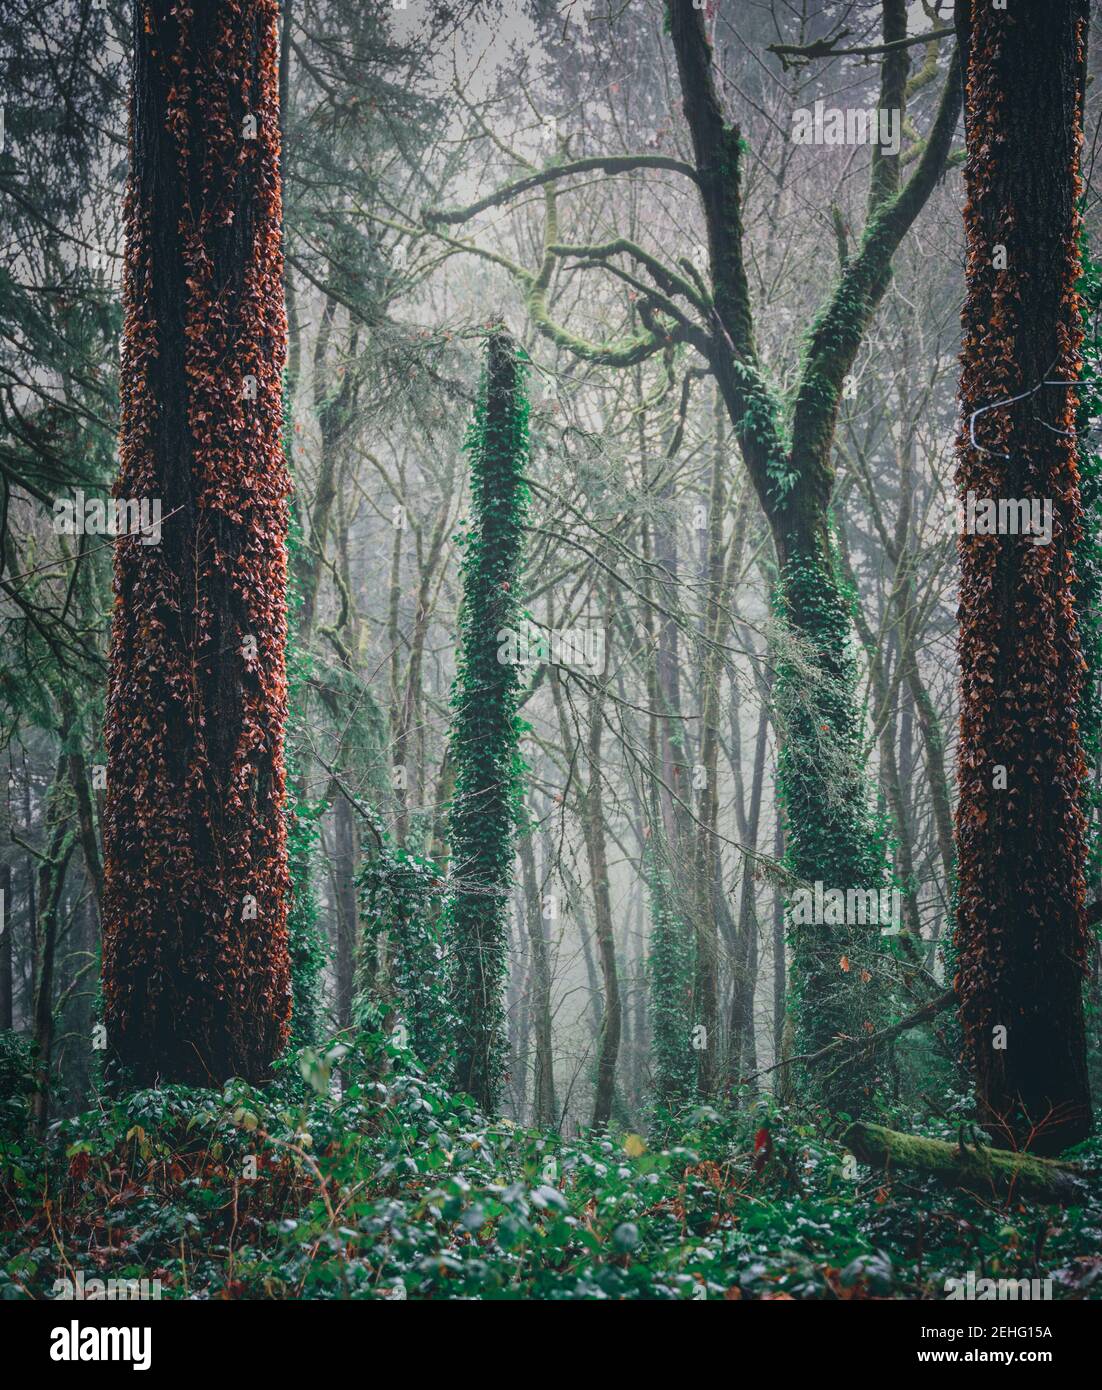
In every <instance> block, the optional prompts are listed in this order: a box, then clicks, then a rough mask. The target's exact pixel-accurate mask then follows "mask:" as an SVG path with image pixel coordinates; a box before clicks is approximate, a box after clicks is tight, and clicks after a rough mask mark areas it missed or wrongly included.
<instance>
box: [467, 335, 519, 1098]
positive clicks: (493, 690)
mask: <svg viewBox="0 0 1102 1390" xmlns="http://www.w3.org/2000/svg"><path fill="white" fill-rule="evenodd" d="M527 417H528V412H527V401H526V398H525V393H524V369H523V367H522V366H521V364H520V361H519V358H518V355H517V347H516V344H515V343H514V342H513V340H512V339H511V338H510V337H509V336H508V334H507V333H505V332H503V331H495V332H494V333H492V334H491V336H490V338H489V342H488V345H487V354H486V370H485V372H484V373H483V378H482V383H481V386H480V388H479V398H478V405H477V408H476V413H475V424H474V429H473V431H472V435H471V447H470V458H471V494H472V504H471V510H472V518H471V523H470V528H469V532H470V533H469V538H468V542H467V550H466V553H465V554H464V557H463V607H462V613H461V621H460V627H461V642H460V654H459V662H458V667H459V669H458V673H457V675H456V681H455V692H454V695H453V698H452V705H453V709H454V711H455V720H454V725H453V731H452V751H453V755H454V758H455V766H456V776H455V796H454V799H453V802H452V816H451V834H450V841H451V854H452V859H451V873H452V876H453V878H455V879H458V880H459V885H458V887H457V889H456V891H455V892H454V894H453V897H452V901H451V905H450V909H449V923H448V936H449V940H448V949H449V952H450V956H451V964H452V969H453V979H454V1000H455V1012H456V1018H457V1021H458V1026H457V1038H456V1061H455V1084H456V1086H457V1087H458V1088H459V1089H460V1090H463V1091H466V1092H468V1093H469V1094H470V1095H472V1096H473V1097H474V1099H475V1101H476V1102H477V1103H478V1104H479V1105H480V1106H481V1107H482V1108H483V1109H484V1110H486V1111H487V1112H490V1111H493V1110H494V1109H495V1108H496V1106H497V1102H498V1097H499V1095H500V1092H501V1083H502V1079H503V1072H504V1066H503V1063H504V1060H505V1049H506V1038H505V1016H504V999H503V994H504V987H505V973H506V944H507V939H508V927H507V916H508V911H509V899H508V893H509V886H510V881H511V879H512V873H513V855H514V849H513V842H514V829H515V815H516V811H515V804H516V795H517V770H516V764H517V759H518V751H517V750H518V734H517V718H516V707H517V688H518V672H517V666H516V664H515V663H514V662H510V661H508V660H503V659H502V655H503V653H502V642H503V636H502V634H505V633H508V632H509V631H510V630H511V631H513V632H514V635H515V631H516V628H517V625H518V622H519V609H518V599H517V594H516V590H517V587H518V581H519V572H520V564H521V554H522V548H523V525H524V510H525V498H524V490H523V483H522V479H523V476H524V471H525V468H526V466H527V459H528V447H527V443H528V441H527ZM505 655H506V656H507V655H508V653H507V652H506V653H505Z"/></svg>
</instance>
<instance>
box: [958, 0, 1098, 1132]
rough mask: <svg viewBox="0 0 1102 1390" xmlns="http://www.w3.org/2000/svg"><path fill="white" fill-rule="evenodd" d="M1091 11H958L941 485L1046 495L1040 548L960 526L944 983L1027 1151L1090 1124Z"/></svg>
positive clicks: (982, 1103)
mask: <svg viewBox="0 0 1102 1390" xmlns="http://www.w3.org/2000/svg"><path fill="white" fill-rule="evenodd" d="M1086 24H1087V6H1086V4H1085V3H1079V0H1061V3H1058V4H1055V5H1048V6H1044V7H1040V6H1022V5H1018V6H1012V7H1011V11H1001V10H996V9H992V8H991V7H990V6H988V5H982V4H981V5H977V4H971V5H969V4H965V3H962V4H958V6H957V25H958V31H959V34H960V43H961V49H962V52H963V53H964V54H965V57H966V66H965V77H966V84H967V85H966V134H967V145H968V162H967V165H966V178H967V188H968V202H967V204H966V208H965V231H966V235H967V250H968V289H967V299H966V303H965V309H964V343H963V347H962V352H961V363H962V366H961V388H960V392H961V436H960V444H959V452H958V469H957V482H958V486H959V490H960V493H961V495H962V496H967V494H969V493H973V494H974V495H975V497H976V498H977V499H992V500H993V501H996V502H997V501H999V500H1003V499H1015V500H1018V499H1023V500H1026V499H1028V500H1036V501H1037V502H1039V503H1040V504H1041V505H1042V506H1045V505H1048V504H1051V535H1050V537H1049V538H1048V540H1047V541H1045V540H1044V539H1041V540H1039V539H1038V537H1037V536H1036V535H1030V534H993V535H978V534H965V535H962V536H961V539H960V560H961V600H960V655H961V731H960V744H959V759H958V776H959V782H960V802H959V807H958V813H957V844H958V854H959V883H960V889H959V906H958V918H957V936H956V941H957V947H958V951H959V974H958V992H959V997H960V1001H961V1020H962V1024H963V1029H964V1038H965V1049H966V1052H967V1056H968V1060H969V1063H970V1065H971V1068H972V1071H973V1073H974V1075H975V1079H976V1092H977V1100H978V1104H979V1110H980V1117H981V1120H982V1122H983V1124H984V1125H985V1127H986V1128H987V1129H988V1131H989V1132H990V1134H991V1135H992V1137H993V1138H994V1140H995V1141H996V1142H997V1143H1000V1144H1002V1145H1004V1146H1007V1147H1014V1148H1023V1147H1029V1148H1031V1149H1034V1150H1036V1151H1038V1152H1042V1153H1054V1152H1058V1151H1059V1150H1060V1149H1062V1148H1064V1147H1066V1146H1067V1145H1068V1144H1071V1143H1074V1142H1075V1141H1076V1140H1078V1139H1081V1138H1082V1137H1083V1136H1084V1135H1085V1134H1086V1133H1087V1132H1088V1130H1089V1128H1090V1118H1091V1111H1090V1096H1089V1091H1088V1084H1087V1069H1086V1057H1085V1034H1084V1023H1083V1009H1082V998H1081V991H1082V982H1083V972H1084V966H1085V960H1086V947H1087V935H1086V924H1085V915H1084V891H1085V874H1084V870H1085V863H1086V841H1085V833H1084V832H1085V820H1084V816H1083V810H1082V804H1081V802H1082V784H1083V777H1084V765H1083V753H1082V748H1081V743H1080V735H1079V728H1078V723H1077V718H1078V714H1079V699H1080V692H1081V686H1082V673H1083V666H1084V663H1083V658H1082V654H1081V650H1080V643H1079V635H1078V631H1077V623H1076V612H1075V602H1074V582H1075V565H1074V549H1075V546H1076V544H1077V542H1078V539H1079V536H1080V531H1081V525H1082V505H1081V499H1080V493H1079V481H1078V474H1077V469H1076V437H1075V414H1076V393H1075V391H1074V389H1073V383H1074V382H1075V381H1076V380H1077V377H1078V373H1079V367H1080V356H1079V353H1080V345H1081V340H1082V325H1081V306H1080V300H1079V296H1078V294H1077V292H1076V281H1077V277H1078V274H1079V254H1078V247H1077V233H1078V227H1079V214H1078V209H1077V199H1078V196H1079V191H1080V182H1079V155H1080V143H1081V134H1082V111H1081V98H1082V82H1081V71H1082V58H1083V50H1082V45H1083V44H1084V43H1085V42H1086ZM1025 92H1028V100H1025V99H1021V100H1019V99H1018V98H1017V97H1016V96H1014V95H1008V94H1016V93H1025ZM1046 529H1047V528H1046Z"/></svg>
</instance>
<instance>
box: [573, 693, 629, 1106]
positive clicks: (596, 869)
mask: <svg viewBox="0 0 1102 1390" xmlns="http://www.w3.org/2000/svg"><path fill="white" fill-rule="evenodd" d="M602 704H603V696H602V695H600V694H596V695H594V697H593V699H592V701H591V702H590V706H589V747H588V750H587V751H588V754H589V784H588V786H587V787H586V790H585V802H584V806H583V809H582V823H583V827H584V830H585V848H586V857H587V859H588V861H589V879H590V886H591V888H592V890H593V914H594V920H595V922H596V927H597V949H598V953H599V955H600V960H601V982H602V984H603V986H604V1000H605V1007H604V1013H603V1015H602V1017H601V1033H600V1050H599V1052H598V1057H597V1090H596V1095H595V1096H594V1099H593V1128H594V1129H603V1128H605V1127H606V1126H607V1125H608V1122H609V1120H610V1119H611V1117H612V1099H613V1095H614V1093H615V1089H616V1059H617V1057H618V1056H619V1052H620V1027H621V1023H622V1014H621V1006H620V980H619V976H618V974H617V970H616V938H615V936H614V934H613V925H612V899H611V897H610V894H609V886H608V856H607V854H606V852H605V824H604V809H603V801H602V796H601V776H602V771H601V730H602V727H603V725H602Z"/></svg>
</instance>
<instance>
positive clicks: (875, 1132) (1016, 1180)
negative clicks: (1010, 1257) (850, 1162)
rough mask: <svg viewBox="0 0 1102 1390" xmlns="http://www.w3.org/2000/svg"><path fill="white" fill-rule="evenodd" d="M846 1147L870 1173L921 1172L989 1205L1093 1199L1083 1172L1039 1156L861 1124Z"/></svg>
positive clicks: (854, 1127)
mask: <svg viewBox="0 0 1102 1390" xmlns="http://www.w3.org/2000/svg"><path fill="white" fill-rule="evenodd" d="M842 1142H843V1143H844V1144H845V1146H846V1148H848V1149H849V1150H850V1151H851V1152H852V1153H853V1154H854V1156H855V1157H856V1158H858V1159H859V1160H860V1161H861V1162H862V1163H867V1164H869V1166H870V1167H873V1168H882V1169H884V1170H885V1171H886V1172H889V1171H891V1169H893V1168H913V1169H917V1170H918V1171H919V1172H922V1173H926V1174H929V1175H930V1176H931V1177H935V1178H938V1179H939V1180H940V1181H942V1182H944V1183H947V1184H949V1185H950V1186H952V1187H959V1188H962V1189H964V1190H965V1191H966V1192H973V1193H975V1195H976V1196H977V1197H982V1198H984V1199H986V1200H990V1199H991V1198H995V1199H996V1200H1000V1201H1002V1200H1005V1199H1006V1198H1008V1197H1011V1196H1017V1197H1029V1198H1031V1199H1032V1200H1034V1201H1037V1202H1046V1203H1053V1204H1057V1203H1058V1204H1060V1205H1062V1206H1072V1205H1075V1204H1076V1203H1078V1202H1082V1201H1083V1200H1084V1198H1085V1197H1086V1195H1087V1187H1086V1182H1085V1179H1084V1177H1083V1175H1082V1172H1081V1171H1080V1170H1079V1169H1077V1168H1075V1167H1074V1166H1073V1165H1071V1164H1068V1163H1056V1162H1054V1161H1053V1160H1052V1159H1048V1158H1037V1157H1036V1156H1035V1155H1033V1154H1027V1153H1008V1152H1007V1151H1005V1150H1003V1149H992V1148H987V1147H985V1146H980V1147H976V1146H974V1145H972V1144H969V1143H964V1142H963V1141H962V1142H960V1143H957V1144H950V1143H946V1142H945V1141H944V1140H942V1139H925V1138H921V1137H919V1136H918V1135H914V1134H901V1133H900V1132H899V1131H898V1130H895V1129H885V1128H884V1126H883V1125H873V1124H866V1123H863V1122H860V1121H858V1122H857V1123H855V1124H852V1125H850V1127H849V1129H848V1130H846V1133H845V1137H844V1138H843V1140H842Z"/></svg>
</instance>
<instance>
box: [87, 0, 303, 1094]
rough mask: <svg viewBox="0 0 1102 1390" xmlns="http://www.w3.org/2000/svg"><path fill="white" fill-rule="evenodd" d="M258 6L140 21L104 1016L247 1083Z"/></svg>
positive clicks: (266, 249) (275, 495) (276, 212)
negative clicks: (157, 513) (126, 518)
mask: <svg viewBox="0 0 1102 1390" xmlns="http://www.w3.org/2000/svg"><path fill="white" fill-rule="evenodd" d="M278 19H279V6H278V4H277V3H276V0H253V2H252V3H250V4H248V5H246V4H243V3H239V0H227V2H226V3H225V4H220V5H217V6H202V7H196V8H194V9H192V8H189V7H188V6H187V5H170V4H169V3H167V0H145V2H144V3H142V4H140V5H139V7H138V14H137V23H136V24H135V26H134V32H135V43H136V53H135V77H134V88H133V98H132V106H131V175H130V183H129V188H128V192H127V198H126V207H125V216H126V254H125V274H124V281H125V283H124V304H125V325H124V332H123V345H122V373H121V382H122V390H121V422H122V423H121V442H120V473H119V479H118V483H117V485H116V488H117V494H118V495H119V496H121V497H132V498H155V499H158V500H159V502H160V504H161V506H162V509H163V518H164V519H163V533H162V535H161V537H160V541H159V543H154V544H145V543H144V540H145V538H144V537H138V536H129V537H126V538H125V539H120V542H119V544H118V545H117V546H116V548H115V592H116V596H117V598H116V607H115V614H114V620H113V627H112V639H111V672H110V685H109V692H108V701H107V712H106V722H107V731H106V742H107V769H108V771H107V797H106V812H105V817H104V851H105V865H104V870H105V874H104V877H105V885H104V902H103V927H104V1000H105V1011H106V1023H107V1032H108V1046H109V1049H110V1050H111V1053H112V1055H113V1058H114V1060H115V1061H116V1062H117V1063H119V1064H121V1065H122V1066H123V1067H124V1068H125V1069H126V1070H127V1071H128V1072H129V1073H130V1075H131V1076H132V1077H134V1079H136V1080H139V1081H147V1082H148V1081H153V1080H156V1079H158V1078H159V1079H161V1080H171V1081H179V1082H189V1083H194V1084H209V1083H210V1082H211V1081H212V1080H213V1081H215V1082H218V1083H220V1082H221V1081H223V1080H224V1079H225V1078H226V1077H227V1076H233V1075H237V1076H243V1077H246V1078H250V1079H260V1078H262V1077H263V1076H265V1075H266V1074H267V1073H268V1072H269V1070H270V1066H271V1063H272V1061H273V1059H274V1058H275V1057H276V1056H277V1055H278V1053H279V1052H280V1050H281V1049H282V1047H283V1045H284V1043H285V1042H286V1039H287V1036H288V1025H289V1016H290V1011H291V981H290V962H289V955H288V945H287V902H288V894H289V888H290V876H289V873H288V860H287V826H286V820H285V814H284V763H283V728H284V720H285V717H286V702H287V686H286V677H285V657H284V644H285V638H286V626H287V609H286V563H287V557H286V549H285V545H284V539H285V536H286V531H287V494H288V491H289V480H288V476H287V468H286V463H285V459H284V454H283V449H282V445H281V438H280V434H281V426H282V372H283V364H284V357H285V352H286V333H287V324H286V315H285V312H284V302H283V256H282V245H281V190H280V171H279V157H280V121H279V83H278V57H279V43H278V34H277V24H278Z"/></svg>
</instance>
